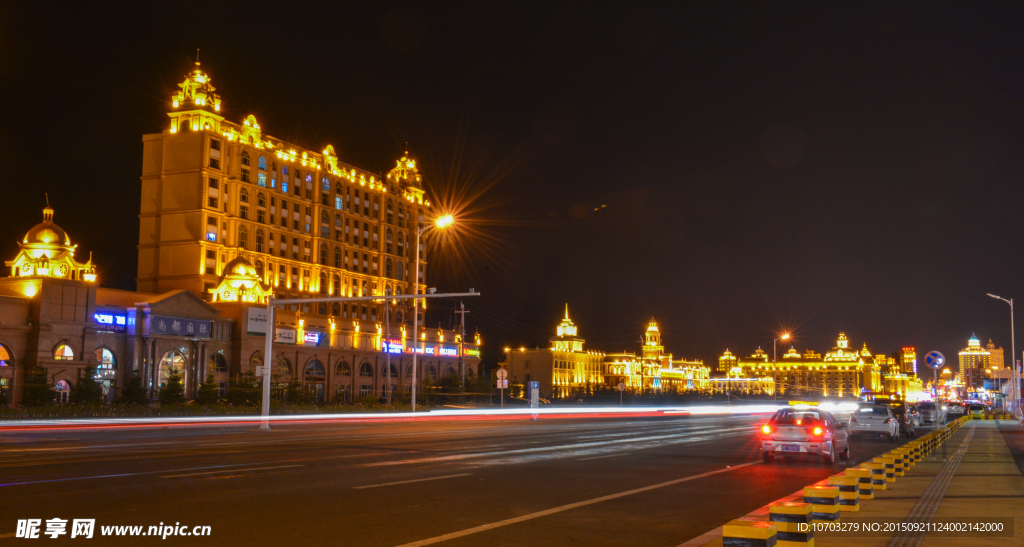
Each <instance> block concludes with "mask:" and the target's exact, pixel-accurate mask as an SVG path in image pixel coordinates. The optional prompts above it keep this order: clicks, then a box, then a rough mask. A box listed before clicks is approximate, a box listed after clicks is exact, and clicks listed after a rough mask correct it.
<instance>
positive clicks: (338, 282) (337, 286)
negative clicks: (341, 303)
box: [331, 275, 341, 315]
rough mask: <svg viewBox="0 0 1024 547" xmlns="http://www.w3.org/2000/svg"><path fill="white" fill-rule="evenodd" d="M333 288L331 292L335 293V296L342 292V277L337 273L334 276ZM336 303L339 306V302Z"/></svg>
mask: <svg viewBox="0 0 1024 547" xmlns="http://www.w3.org/2000/svg"><path fill="white" fill-rule="evenodd" d="M331 288H332V289H333V291H332V293H331V294H333V295H334V296H338V295H339V293H340V292H341V278H340V277H338V276H337V275H335V276H334V284H333V285H331ZM334 305H335V306H337V305H338V303H337V302H335V303H334ZM335 309H337V308H335ZM334 315H338V312H334Z"/></svg>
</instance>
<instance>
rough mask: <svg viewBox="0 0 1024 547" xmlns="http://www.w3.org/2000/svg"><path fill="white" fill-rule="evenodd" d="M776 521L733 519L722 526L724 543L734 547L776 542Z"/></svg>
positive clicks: (766, 544) (759, 545)
mask: <svg viewBox="0 0 1024 547" xmlns="http://www.w3.org/2000/svg"><path fill="white" fill-rule="evenodd" d="M777 534H778V527H777V526H775V523H774V522H764V521H753V520H732V521H729V522H728V523H726V525H725V526H722V543H723V544H724V545H730V546H734V547H762V546H768V545H775V544H776V539H777V538H776V536H777Z"/></svg>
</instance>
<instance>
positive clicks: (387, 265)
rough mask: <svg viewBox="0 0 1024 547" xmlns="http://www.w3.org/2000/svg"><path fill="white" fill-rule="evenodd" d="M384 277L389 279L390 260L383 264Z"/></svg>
mask: <svg viewBox="0 0 1024 547" xmlns="http://www.w3.org/2000/svg"><path fill="white" fill-rule="evenodd" d="M389 245H390V244H389ZM384 277H391V259H390V258H389V259H388V260H387V262H385V263H384Z"/></svg>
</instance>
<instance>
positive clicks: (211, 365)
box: [206, 353, 228, 372]
mask: <svg viewBox="0 0 1024 547" xmlns="http://www.w3.org/2000/svg"><path fill="white" fill-rule="evenodd" d="M206 366H207V370H209V371H213V372H227V371H228V361H227V359H225V358H224V356H223V355H221V354H220V353H214V354H213V355H211V356H210V359H209V360H208V361H207V363H206Z"/></svg>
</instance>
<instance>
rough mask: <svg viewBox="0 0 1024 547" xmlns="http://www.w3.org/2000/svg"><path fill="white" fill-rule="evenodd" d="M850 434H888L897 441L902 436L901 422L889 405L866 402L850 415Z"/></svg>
mask: <svg viewBox="0 0 1024 547" xmlns="http://www.w3.org/2000/svg"><path fill="white" fill-rule="evenodd" d="M850 435H851V436H853V435H873V436H874V437H875V438H879V437H882V436H887V437H889V438H890V439H892V442H896V441H897V440H898V439H899V438H900V424H899V421H898V420H897V419H896V416H894V415H893V413H892V409H891V408H889V405H875V404H864V405H861V406H860V408H858V409H857V412H854V413H853V416H850Z"/></svg>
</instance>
